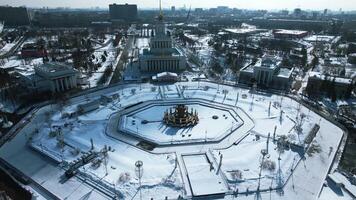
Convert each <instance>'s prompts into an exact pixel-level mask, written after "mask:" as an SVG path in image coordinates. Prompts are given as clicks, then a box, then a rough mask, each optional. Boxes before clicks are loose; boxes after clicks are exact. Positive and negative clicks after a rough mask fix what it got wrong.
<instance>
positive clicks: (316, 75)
mask: <svg viewBox="0 0 356 200" xmlns="http://www.w3.org/2000/svg"><path fill="white" fill-rule="evenodd" d="M309 78H317V79H321V80H324V79H325V78H328V80H329V81H333V80H334V78H335V82H336V83H343V84H351V83H352V79H349V78H342V77H334V76H328V77H325V75H322V74H321V73H320V72H309Z"/></svg>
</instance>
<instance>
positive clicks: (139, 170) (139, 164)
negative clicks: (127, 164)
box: [135, 160, 143, 200]
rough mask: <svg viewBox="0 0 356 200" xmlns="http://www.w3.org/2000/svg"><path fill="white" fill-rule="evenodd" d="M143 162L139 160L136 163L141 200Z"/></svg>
mask: <svg viewBox="0 0 356 200" xmlns="http://www.w3.org/2000/svg"><path fill="white" fill-rule="evenodd" d="M142 166H143V162H142V161H141V160H138V161H136V162H135V167H136V168H135V173H136V176H137V178H138V182H139V191H140V200H142V193H141V178H142V175H143V168H142Z"/></svg>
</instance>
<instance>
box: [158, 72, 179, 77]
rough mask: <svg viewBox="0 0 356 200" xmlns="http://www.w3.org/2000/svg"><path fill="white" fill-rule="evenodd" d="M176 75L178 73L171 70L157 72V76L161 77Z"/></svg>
mask: <svg viewBox="0 0 356 200" xmlns="http://www.w3.org/2000/svg"><path fill="white" fill-rule="evenodd" d="M167 76H169V77H178V75H177V74H176V73H173V72H162V73H158V74H157V78H161V77H167Z"/></svg>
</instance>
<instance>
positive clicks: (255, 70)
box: [239, 55, 293, 90]
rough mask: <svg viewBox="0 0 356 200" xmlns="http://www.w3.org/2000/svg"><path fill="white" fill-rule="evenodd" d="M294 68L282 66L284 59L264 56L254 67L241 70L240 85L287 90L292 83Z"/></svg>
mask: <svg viewBox="0 0 356 200" xmlns="http://www.w3.org/2000/svg"><path fill="white" fill-rule="evenodd" d="M292 72H293V68H292V69H290V68H286V67H283V66H282V59H281V58H280V57H278V56H274V55H264V56H263V57H262V58H260V59H258V60H257V62H256V63H255V64H254V65H248V66H246V67H243V68H242V69H241V70H240V76H239V83H243V84H248V85H250V84H253V83H256V84H257V85H258V86H260V87H263V88H274V89H281V90H287V89H289V88H290V85H291V82H292Z"/></svg>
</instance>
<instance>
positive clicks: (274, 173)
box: [0, 82, 343, 200]
mask: <svg viewBox="0 0 356 200" xmlns="http://www.w3.org/2000/svg"><path fill="white" fill-rule="evenodd" d="M198 86H199V87H198ZM183 88H184V89H183ZM223 91H228V92H223ZM101 95H106V96H108V97H110V96H112V95H118V96H119V97H118V98H117V99H114V100H113V101H112V102H110V103H105V104H104V103H102V105H101V106H100V107H99V108H98V109H96V110H94V111H92V112H88V113H86V114H85V115H80V116H77V117H73V118H68V117H65V116H64V115H63V114H64V113H72V112H74V111H76V108H77V106H78V105H80V104H83V103H85V102H90V101H94V100H97V99H100V97H101ZM192 99H202V100H204V101H205V102H204V101H201V102H204V103H201V102H199V103H196V102H195V103H194V100H192ZM145 101H153V102H156V105H157V106H155V107H149V108H145V109H143V110H139V112H136V113H135V112H133V113H131V114H130V113H129V114H128V116H127V119H128V121H127V122H128V124H127V128H131V129H132V131H133V132H136V131H137V129H136V126H131V122H130V117H131V120H132V119H133V117H135V120H138V119H146V117H148V118H150V120H157V121H158V120H161V119H162V112H164V111H165V110H166V109H167V108H169V107H170V106H171V105H172V103H173V102H187V105H188V107H193V108H194V109H197V110H198V113H199V116H201V123H202V124H201V125H200V124H198V125H197V127H193V128H192V130H190V131H191V133H192V134H191V137H197V138H205V131H204V129H207V136H208V138H214V137H217V135H219V133H220V132H221V131H224V129H231V124H232V123H237V124H238V123H239V122H243V125H242V126H239V127H238V128H237V129H236V131H234V132H233V134H230V136H229V137H226V138H223V139H222V140H221V141H218V142H215V143H203V144H196V143H188V144H180V145H168V146H162V147H161V146H158V147H156V148H155V149H153V150H152V151H145V150H142V149H140V148H138V147H137V144H138V143H139V142H140V141H142V139H135V138H132V137H129V136H123V135H120V134H118V123H119V120H118V118H117V117H118V114H119V113H120V112H121V111H123V108H125V107H127V106H130V105H133V104H135V103H138V102H145ZM207 101H209V103H206V102H207ZM161 102H166V103H167V102H168V103H169V104H160V103H161ZM189 102H190V103H189ZM212 105H213V106H212ZM269 105H271V106H270V108H269ZM231 107H232V108H233V109H234V112H229V114H226V112H227V111H226V110H228V109H227V108H231ZM221 108H224V109H221ZM281 112H282V113H283V114H282V117H280V113H281ZM231 113H234V114H236V116H238V118H235V120H232V116H231ZM212 114H216V115H218V116H219V118H218V120H217V121H216V122H215V121H214V120H213V119H212V118H211V115H212ZM224 114H225V116H228V117H227V119H225V118H224V117H221V116H223V115H224ZM234 114H233V115H234ZM130 115H131V116H130ZM29 119H30V120H29V122H30V123H28V124H27V123H24V124H22V125H21V129H20V131H19V133H18V134H17V136H16V137H15V138H14V139H13V140H12V141H10V142H8V143H7V144H5V145H4V146H3V147H2V148H1V149H0V157H1V158H2V159H4V160H6V161H7V162H9V163H10V164H11V165H13V166H15V167H16V168H18V169H19V170H20V171H22V172H23V173H24V174H26V175H28V176H30V177H31V178H33V179H34V180H35V181H36V182H38V183H43V184H42V186H43V187H45V188H46V189H48V190H50V191H51V192H53V193H55V194H56V195H58V196H59V197H61V198H65V197H67V196H68V195H69V196H70V195H71V193H72V194H73V195H76V196H75V197H78V198H76V199H79V198H80V197H81V196H84V195H85V194H87V193H88V192H84V191H87V188H83V190H82V188H81V187H79V186H78V185H76V186H75V187H71V183H72V181H73V183H75V184H77V182H75V181H76V179H70V181H69V182H68V183H65V184H62V185H60V187H59V188H56V187H55V186H56V184H57V183H58V179H59V177H60V175H63V173H64V171H63V170H62V169H60V171H59V169H57V168H58V167H57V166H54V165H53V164H49V163H48V160H47V159H45V157H44V156H43V155H45V156H47V157H50V158H52V159H54V160H57V162H62V161H63V162H62V165H65V163H68V162H70V161H73V160H75V159H77V158H79V157H80V156H81V155H82V153H84V152H87V151H88V150H89V149H90V148H91V143H90V140H91V139H92V140H93V141H94V150H96V151H99V150H101V149H103V148H104V147H105V146H107V147H110V149H111V151H109V152H108V158H107V161H108V162H107V165H106V166H107V167H105V165H104V164H101V165H100V166H99V167H98V168H95V167H93V166H91V164H88V165H86V166H85V167H83V168H80V175H78V178H83V179H84V178H85V179H86V180H87V181H88V182H91V183H92V185H94V186H96V187H99V186H100V187H104V188H106V189H105V191H106V192H105V193H109V194H112V193H118V194H120V195H121V196H123V197H124V198H126V199H132V198H133V199H139V197H138V192H137V191H138V190H139V189H140V190H141V192H142V194H143V195H144V196H145V197H148V198H151V197H152V198H154V199H163V198H164V197H165V196H167V197H168V198H170V199H175V198H177V197H178V196H179V195H181V196H184V197H188V198H189V197H191V196H193V195H204V194H213V193H226V195H228V194H232V193H233V192H234V191H236V189H238V191H239V192H241V193H243V192H246V191H247V188H248V189H249V191H251V192H252V191H255V190H257V189H260V191H261V193H259V194H260V195H261V196H262V197H263V199H264V198H266V199H268V198H272V199H292V200H296V199H315V198H317V196H318V194H319V192H320V191H321V189H322V187H323V183H324V180H325V178H326V176H327V174H328V173H329V169H330V167H331V165H332V164H333V162H334V158H335V155H336V152H337V151H338V148H339V147H338V146H339V144H340V141H341V139H342V137H343V131H342V130H341V129H340V128H338V127H337V126H335V125H334V124H333V123H331V122H330V121H328V120H326V119H324V118H322V117H321V116H320V115H318V114H317V113H315V112H313V111H312V110H309V109H308V108H307V107H305V106H303V105H301V104H300V103H298V102H297V101H295V100H293V99H291V98H289V97H281V96H279V95H274V94H266V93H256V92H250V91H249V90H246V89H241V88H234V87H230V86H225V85H217V84H214V83H206V82H200V83H199V84H198V83H192V82H186V83H176V84H172V85H160V86H155V85H151V84H141V85H134V84H133V85H129V84H126V85H117V86H114V87H108V88H104V89H102V90H98V91H95V92H93V93H87V94H85V95H83V96H78V97H75V98H73V99H71V100H69V101H68V103H67V105H65V106H64V107H63V108H60V107H59V106H58V105H48V106H45V107H42V108H40V109H39V110H38V111H36V112H35V114H34V115H33V117H31V118H29ZM315 124H318V125H320V129H319V131H318V132H317V135H316V137H315V138H314V140H313V142H312V146H313V148H316V149H318V148H320V149H319V150H320V151H318V150H314V151H313V152H309V153H310V154H309V153H308V154H304V150H305V151H307V152H308V150H309V148H310V146H309V145H307V144H304V142H303V141H304V139H305V138H306V137H307V135H308V133H309V132H310V131H311V130H312V128H313V127H314V125H315ZM55 125H56V126H61V133H62V135H63V139H64V142H65V144H66V145H65V146H64V148H62V149H61V148H59V147H58V145H57V139H56V138H55V137H53V138H51V137H50V136H49V131H50V130H51V129H55V127H54V126H55ZM136 125H137V127H138V128H139V133H140V134H143V136H145V137H152V138H155V139H158V140H162V141H164V140H167V141H171V140H172V137H171V136H167V135H165V134H163V133H162V132H158V131H157V132H155V130H157V129H159V126H160V125H161V124H160V123H152V124H149V126H147V125H142V124H141V123H138V122H136ZM146 126H147V127H146ZM275 127H276V132H275V138H277V139H278V138H279V137H281V136H286V138H287V139H288V141H289V142H290V143H292V144H293V145H292V146H293V147H292V148H286V149H284V151H278V149H277V148H276V147H277V145H276V142H275V141H273V135H274V134H273V133H274V130H275ZM195 129H196V130H195ZM36 130H38V131H36ZM331 130H332V131H331ZM179 131H181V130H178V134H177V135H176V136H178V137H177V138H173V139H174V141H179V140H181V138H180V135H179ZM180 133H181V132H180ZM268 134H270V140H269V145H268V154H267V155H266V156H265V157H263V156H262V154H261V152H262V150H264V149H266V145H267V136H268ZM30 137H32V138H33V139H32V141H30V142H29V145H30V146H32V148H35V149H36V151H33V150H32V148H29V147H28V146H26V142H27V139H28V138H30ZM76 148H77V149H79V150H80V153H79V154H78V155H74V154H73V153H72V151H73V150H74V149H76ZM280 152H281V153H280ZM221 155H222V156H223V157H222V163H221V166H220V167H221V168H220V170H219V171H217V170H218V168H219V165H220V162H219V160H220V156H221ZM279 157H280V159H278V158H279ZM262 158H263V159H262ZM137 160H142V161H143V163H144V164H143V170H144V173H143V177H142V187H141V188H140V187H139V181H138V179H137V177H136V174H135V166H134V164H135V162H136V161H137ZM207 160H209V161H207ZM262 160H263V161H264V162H263V163H267V162H265V161H266V160H269V161H271V162H270V163H275V167H270V168H266V167H264V168H263V169H262V170H261V162H262ZM209 162H210V163H212V166H213V167H214V170H212V171H210V164H209ZM28 166H30V167H28ZM106 171H107V172H108V174H106ZM239 172H241V173H240V176H238V175H239ZM260 173H261V178H260V180H259V176H260V175H259V174H260ZM291 173H293V175H291ZM125 174H126V175H125ZM49 175H50V176H51V177H47V176H49ZM52 176H53V177H52ZM120 177H121V178H120ZM123 177H126V178H123ZM305 177H309V178H308V179H306V178H305ZM44 180H47V181H45V182H44ZM187 180H189V181H187ZM258 186H260V187H258ZM282 186H283V195H281V193H280V190H274V189H277V188H280V187H282ZM83 187H84V186H83ZM270 187H271V188H272V189H273V190H272V191H271V192H269V188H270ZM73 188H81V189H80V191H78V194H77V193H76V192H75V189H73ZM324 189H325V188H324ZM65 190H68V191H65ZM266 190H267V191H268V192H262V191H266ZM63 191H64V192H63ZM95 191H96V192H98V191H97V190H95ZM62 193H63V194H62ZM100 194H101V193H100ZM326 195H331V194H328V193H327V194H326ZM253 196H254V195H247V196H245V195H240V196H239V198H241V199H253ZM73 198H74V197H73ZM228 198H229V197H228V196H227V197H226V199H228ZM97 199H103V198H102V197H98V198H97Z"/></svg>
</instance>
